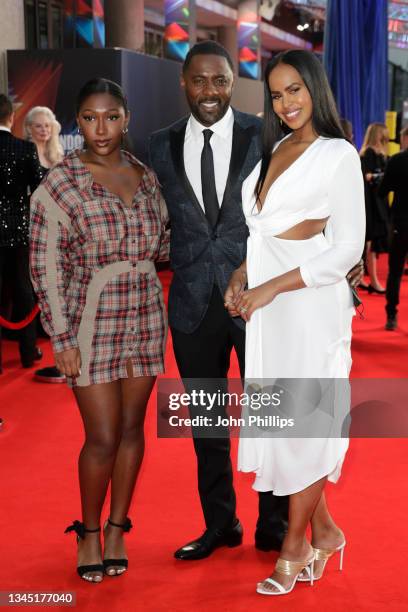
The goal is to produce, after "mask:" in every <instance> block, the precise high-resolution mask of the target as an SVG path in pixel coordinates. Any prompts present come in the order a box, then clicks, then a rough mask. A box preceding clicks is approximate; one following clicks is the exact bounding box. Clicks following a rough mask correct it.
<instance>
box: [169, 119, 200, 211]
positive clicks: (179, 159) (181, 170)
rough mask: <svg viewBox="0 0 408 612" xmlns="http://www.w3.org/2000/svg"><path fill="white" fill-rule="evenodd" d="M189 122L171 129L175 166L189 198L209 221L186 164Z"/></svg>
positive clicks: (171, 147)
mask: <svg viewBox="0 0 408 612" xmlns="http://www.w3.org/2000/svg"><path fill="white" fill-rule="evenodd" d="M186 127H187V122H186V123H185V124H184V125H183V126H182V127H181V128H180V129H179V130H170V151H171V157H172V160H173V164H174V168H175V170H176V174H177V177H178V179H179V180H180V182H181V184H182V186H183V187H184V190H185V192H186V193H187V195H188V197H189V199H190V200H191V201H192V202H193V204H194V206H195V207H196V209H197V210H198V212H199V213H200V214H201V215H202V216H203V218H204V219H205V220H206V221H207V217H206V216H205V213H204V211H203V209H202V208H201V205H200V202H199V201H198V200H197V197H196V194H195V193H194V189H193V188H192V186H191V183H190V181H189V180H188V177H187V174H186V169H185V166H184V136H185V134H186Z"/></svg>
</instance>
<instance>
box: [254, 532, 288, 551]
mask: <svg viewBox="0 0 408 612" xmlns="http://www.w3.org/2000/svg"><path fill="white" fill-rule="evenodd" d="M284 537H285V534H284V533H282V535H270V534H269V533H265V532H263V531H261V530H259V529H257V530H256V531H255V548H256V549H258V550H262V551H263V552H269V551H271V550H276V551H278V552H280V549H281V548H282V542H283V539H284Z"/></svg>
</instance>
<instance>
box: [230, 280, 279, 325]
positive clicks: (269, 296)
mask: <svg viewBox="0 0 408 612" xmlns="http://www.w3.org/2000/svg"><path fill="white" fill-rule="evenodd" d="M276 295H277V292H276V291H275V290H274V289H273V286H272V283H271V281H269V283H263V284H262V285H259V286H258V287H255V288H254V289H248V291H244V292H243V293H241V294H240V295H239V296H238V297H237V299H236V300H235V309H236V310H237V311H238V313H239V314H240V316H241V317H242V318H243V319H244V321H246V322H248V321H250V319H251V316H252V315H253V313H254V312H255V310H258V308H262V307H263V306H266V305H267V304H270V303H271V302H272V301H273V300H274V299H275V297H276Z"/></svg>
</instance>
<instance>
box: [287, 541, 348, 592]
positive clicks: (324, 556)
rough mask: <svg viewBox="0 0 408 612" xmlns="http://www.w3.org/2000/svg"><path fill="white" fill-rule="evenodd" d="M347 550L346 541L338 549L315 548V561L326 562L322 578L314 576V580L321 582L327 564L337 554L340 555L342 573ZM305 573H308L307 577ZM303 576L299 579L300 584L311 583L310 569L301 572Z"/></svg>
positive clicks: (306, 568)
mask: <svg viewBox="0 0 408 612" xmlns="http://www.w3.org/2000/svg"><path fill="white" fill-rule="evenodd" d="M345 548H346V540H344V542H342V543H341V544H340V545H339V546H337V548H314V547H313V551H314V554H315V561H323V562H324V563H323V567H322V572H321V574H320V576H314V580H320V578H321V577H322V576H323V573H324V570H325V567H326V563H327V562H328V560H329V559H330V557H332V556H333V555H334V554H335V553H337V552H339V553H340V563H339V569H340V571H341V570H342V569H343V557H344V549H345ZM305 572H306V575H305ZM301 574H303V575H300V576H299V577H298V582H309V580H310V576H309V568H308V567H305V568H304V570H303V571H302V572H301Z"/></svg>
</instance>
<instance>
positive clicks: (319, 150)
mask: <svg viewBox="0 0 408 612" xmlns="http://www.w3.org/2000/svg"><path fill="white" fill-rule="evenodd" d="M285 138H286V137H285ZM280 142H282V141H280ZM280 142H279V143H277V145H276V147H277V146H279V144H280ZM276 147H275V148H276ZM260 166H261V163H260V162H259V163H258V165H257V166H256V167H255V168H254V170H253V171H252V173H251V174H250V175H249V176H248V178H247V179H246V181H245V182H244V184H243V187H242V202H243V207H244V213H245V216H246V221H247V225H248V227H249V232H250V236H249V238H248V251H247V273H248V286H249V288H252V287H257V286H258V285H260V284H262V283H264V282H266V281H268V280H270V279H272V278H274V277H276V276H279V275H281V274H283V273H285V272H288V271H290V270H293V269H295V268H298V267H299V268H300V273H301V276H302V278H303V281H304V283H305V285H306V287H305V288H303V289H299V290H296V291H290V292H286V293H281V294H280V295H278V296H277V297H276V298H275V299H274V300H273V302H272V303H271V304H268V305H267V306H265V307H263V308H260V309H258V310H256V311H255V312H254V313H253V315H252V317H251V320H250V321H249V322H248V323H247V328H246V356H245V363H246V369H245V378H246V381H247V382H248V381H254V380H255V381H258V382H259V383H260V384H261V386H262V385H263V384H265V383H266V382H267V381H269V382H270V381H272V380H275V381H276V379H285V378H286V379H327V381H328V383H329V382H330V381H331V382H332V384H335V381H340V380H341V379H342V380H343V384H341V385H340V386H337V387H336V389H335V391H334V394H335V396H336V397H335V399H334V400H333V402H332V403H331V407H330V410H332V411H333V414H332V415H331V416H330V415H326V414H325V415H324V418H325V419H326V417H327V419H326V420H327V423H326V421H324V423H325V428H324V431H325V433H324V436H322V434H321V429H319V433H316V434H314V433H313V431H314V430H313V427H314V421H313V416H312V415H311V416H310V419H309V420H307V419H306V421H305V422H304V424H303V425H304V430H305V431H306V432H307V433H306V435H305V436H304V437H301V438H297V437H296V438H294V437H292V438H289V437H288V438H283V437H279V436H278V437H271V436H270V434H269V433H265V432H263V431H262V430H259V431H260V435H259V437H243V436H241V438H240V443H239V453H238V469H239V470H241V471H245V472H250V471H253V472H255V473H256V478H255V483H254V489H256V490H257V491H273V492H274V494H275V495H290V494H293V493H296V492H298V491H301V490H303V489H305V488H306V487H308V486H309V485H311V484H312V483H314V482H316V481H317V480H319V479H320V478H322V477H324V476H328V478H329V480H330V481H332V482H336V481H337V479H338V478H339V476H340V471H341V466H342V463H343V459H344V456H345V453H346V451H347V447H348V439H347V438H344V437H343V438H342V437H340V436H341V434H340V433H339V432H340V431H341V426H342V423H343V422H344V419H345V418H346V417H347V411H348V409H349V399H348V397H347V390H345V387H344V381H345V380H348V376H349V373H350V367H351V352H350V343H351V322H352V317H353V315H354V307H353V302H352V295H351V290H350V287H349V285H348V282H347V280H346V278H345V277H346V274H347V273H348V271H349V270H350V269H351V268H352V267H353V266H354V265H355V264H356V263H357V262H358V261H359V259H360V257H361V254H362V251H363V247H364V235H365V209H364V186H363V178H362V173H361V165H360V159H359V156H358V154H357V151H356V150H355V149H354V147H353V146H352V145H351V144H349V143H348V142H347V141H346V140H343V139H334V138H333V139H329V138H323V137H319V138H317V139H316V140H315V141H314V142H313V143H312V144H311V145H310V146H309V147H308V148H307V149H306V150H305V151H304V152H303V153H302V155H301V156H300V157H299V158H298V159H296V160H295V162H294V163H293V164H292V165H291V166H289V168H288V169H287V170H286V171H285V172H283V174H281V175H280V176H279V177H278V178H277V179H276V180H275V182H274V183H273V184H272V186H271V188H270V189H269V192H268V194H267V196H266V198H265V202H264V205H263V208H262V210H261V212H258V209H257V207H256V203H255V196H254V189H255V185H256V182H257V179H258V177H259V172H260ZM326 217H329V219H328V221H327V225H326V229H325V232H324V234H323V233H321V234H318V235H316V236H314V237H313V238H310V239H307V240H286V239H282V238H277V237H276V236H277V235H278V234H281V233H283V232H285V231H286V230H288V229H290V228H292V227H293V226H295V225H297V224H298V223H301V222H302V221H305V220H306V219H324V218H326ZM314 384H315V385H316V384H317V385H318V384H319V383H318V382H317V383H316V381H314ZM323 386H324V385H323ZM320 392H321V394H322V395H324V393H325V390H324V389H321V390H319V393H320ZM345 406H346V408H347V410H345ZM336 411H337V412H338V413H337V414H335V413H336ZM320 424H321V423H320ZM303 425H302V426H303ZM313 435H316V436H319V437H307V436H313ZM280 436H282V434H280ZM320 436H322V437H320Z"/></svg>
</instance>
